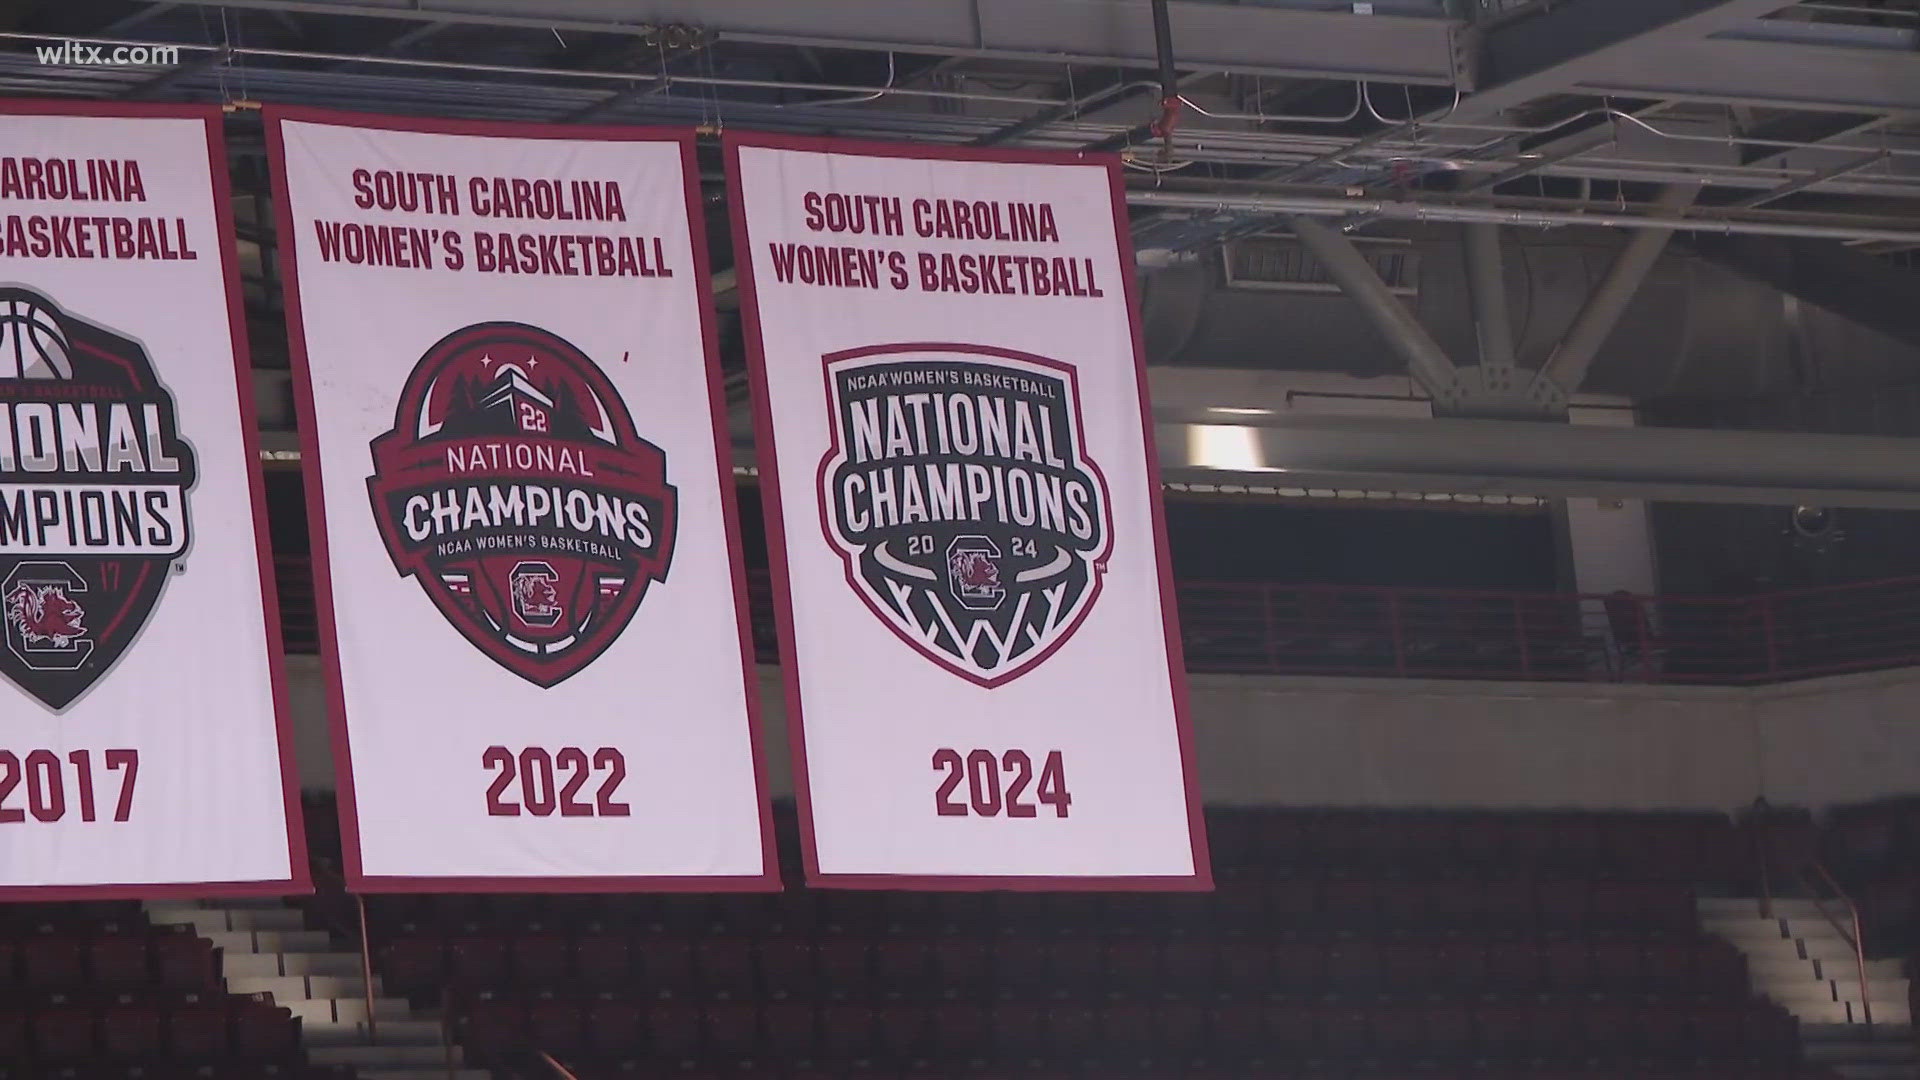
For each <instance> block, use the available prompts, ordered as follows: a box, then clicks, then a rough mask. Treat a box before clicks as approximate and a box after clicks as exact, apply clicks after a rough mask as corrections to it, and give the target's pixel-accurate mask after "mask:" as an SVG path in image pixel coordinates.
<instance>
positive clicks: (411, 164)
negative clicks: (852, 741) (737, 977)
mask: <svg viewBox="0 0 1920 1080" xmlns="http://www.w3.org/2000/svg"><path fill="white" fill-rule="evenodd" d="M268 124H269V132H270V138H271V140H272V143H273V146H274V157H275V166H276V170H277V171H276V177H275V180H276V183H277V184H278V185H279V187H280V189H281V190H280V198H279V200H278V208H279V212H280V222H279V228H280V235H281V237H282V238H283V239H282V251H283V252H285V253H287V256H288V260H287V266H286V269H287V277H288V280H289V283H290V285H289V291H290V304H289V308H290V312H289V314H290V319H289V324H290V332H291V333H292V335H293V338H294V349H295V355H296V374H297V380H296V381H297V383H298V384H300V387H301V406H302V409H303V410H304V413H305V415H304V417H303V420H304V422H303V428H304V435H305V438H306V442H305V444H304V445H305V449H304V453H305V458H306V467H307V485H308V492H309V498H310V500H311V513H310V516H311V517H312V519H313V521H314V522H315V527H314V540H315V572H316V579H317V582H318V583H319V585H320V587H321V590H320V591H321V592H322V593H323V598H322V604H323V608H322V612H321V616H322V636H323V646H322V647H323V651H324V653H325V660H326V663H327V665H328V666H329V669H330V673H331V675H332V676H333V678H334V680H335V684H334V686H333V691H334V692H333V694H332V708H333V717H332V721H333V726H334V734H335V750H334V753H335V759H336V761H335V765H336V769H337V771H338V774H339V778H340V781H339V788H340V794H341V808H342V810H341V812H342V823H343V828H344V831H345V841H346V843H345V846H346V857H347V869H348V878H349V881H350V883H352V884H353V885H355V886H356V887H358V888H361V889H365V890H373V891H378V890H381V889H390V890H403V889H430V890H435V891H448V890H460V889H506V888H515V887H520V888H536V889H538V888H544V889H555V890H566V889H625V888H648V887H652V888H662V889H677V888H701V889H754V888H771V887H777V882H778V875H777V867H776V866H775V865H774V861H773V856H772V850H771V846H770V836H769V833H768V830H767V828H766V818H765V816H766V811H765V802H764V798H763V796H762V792H761V786H760V782H759V770H758V767H757V761H756V757H755V752H754V741H753V729H752V725H751V709H752V704H753V702H752V697H751V693H752V691H751V689H750V688H749V686H748V683H749V675H750V664H751V660H752V657H751V653H750V649H749V639H748V637H747V633H746V619H745V592H744V585H743V579H742V577H741V572H740V570H739V568H738V565H737V563H736V561H735V560H734V558H733V555H732V553H733V552H735V551H737V550H738V548H739V545H738V544H737V542H736V529H735V524H734V508H733V504H732V498H733V495H732V474H731V462H730V460H728V457H727V455H726V447H725V444H724V443H723V442H722V439H723V438H724V432H725V428H724V424H723V417H722V415H721V412H720V410H719V405H718V403H719V402H720V400H721V395H720V391H719V383H718V363H717V360H716V359H715V358H714V355H713V352H712V328H711V325H710V321H711V315H710V305H709V303H708V290H709V288H710V286H709V284H708V282H709V274H708V270H707V265H706V257H705V252H704V246H703V245H704V235H703V232H702V230H701V229H700V228H698V227H694V226H691V225H690V222H698V221H699V205H698V202H697V199H696V195H697V191H696V188H695V187H694V178H695V176H696V173H695V169H694V162H693V151H692V141H691V140H692V135H691V134H690V133H687V134H680V133H662V132H649V131H643V130H636V129H593V128H558V127H530V126H520V127H516V126H511V125H487V124H472V123H460V122H436V121H410V120H400V119H395V118H389V117H350V116H343V115H339V114H328V113H321V112H313V111H308V110H291V109H289V110H269V113H268Z"/></svg>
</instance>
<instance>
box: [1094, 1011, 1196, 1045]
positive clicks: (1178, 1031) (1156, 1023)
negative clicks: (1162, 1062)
mask: <svg viewBox="0 0 1920 1080" xmlns="http://www.w3.org/2000/svg"><path fill="white" fill-rule="evenodd" d="M1108 1031H1109V1032H1111V1031H1112V1027H1111V1025H1109V1028H1108ZM1153 1036H1154V1040H1155V1041H1156V1043H1157V1044H1158V1049H1159V1050H1160V1052H1161V1053H1162V1054H1163V1055H1172V1056H1175V1057H1184V1056H1186V1055H1190V1054H1195V1053H1199V1052H1201V1051H1203V1050H1204V1049H1205V1048H1206V1046H1207V1010H1206V1009H1205V1008H1204V1007H1203V1006H1201V1005H1198V1004H1195V1003H1192V1002H1167V1003H1163V1004H1161V1005H1158V1006H1156V1007H1155V1008H1154V1010H1153Z"/></svg>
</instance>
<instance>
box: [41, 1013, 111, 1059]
mask: <svg viewBox="0 0 1920 1080" xmlns="http://www.w3.org/2000/svg"><path fill="white" fill-rule="evenodd" d="M32 1029H33V1045H34V1051H35V1054H36V1056H37V1057H38V1058H39V1060H40V1063H41V1064H43V1065H77V1064H81V1063H83V1062H87V1061H91V1060H92V1059H93V1057H94V1055H95V1054H96V1052H97V1051H96V1049H95V1046H94V1030H93V1029H94V1023H93V1011H92V1010H91V1009H85V1008H80V1007H78V1006H60V1007H56V1008H51V1009H42V1010H40V1011H39V1012H36V1013H34V1014H33V1020H32Z"/></svg>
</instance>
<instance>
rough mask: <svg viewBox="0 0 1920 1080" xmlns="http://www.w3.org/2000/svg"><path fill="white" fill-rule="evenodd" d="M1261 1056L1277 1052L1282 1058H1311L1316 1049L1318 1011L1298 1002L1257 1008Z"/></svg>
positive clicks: (1279, 1002) (1318, 1031)
mask: <svg viewBox="0 0 1920 1080" xmlns="http://www.w3.org/2000/svg"><path fill="white" fill-rule="evenodd" d="M1261 1013H1262V1015H1261V1018H1260V1030H1261V1031H1262V1032H1263V1033H1264V1040H1263V1042H1262V1043H1261V1044H1260V1045H1259V1046H1258V1047H1257V1049H1259V1050H1260V1051H1261V1052H1262V1053H1265V1052H1267V1051H1268V1050H1273V1051H1278V1052H1279V1053H1280V1055H1282V1056H1283V1057H1289V1058H1301V1057H1312V1056H1314V1055H1315V1053H1316V1052H1317V1050H1318V1049H1319V1047H1320V1024H1321V1009H1320V1007H1319V1006H1318V1005H1313V1004H1309V1003H1307V1002H1302V1001H1271V1002H1268V1003H1267V1004H1265V1005H1264V1006H1262V1007H1261Z"/></svg>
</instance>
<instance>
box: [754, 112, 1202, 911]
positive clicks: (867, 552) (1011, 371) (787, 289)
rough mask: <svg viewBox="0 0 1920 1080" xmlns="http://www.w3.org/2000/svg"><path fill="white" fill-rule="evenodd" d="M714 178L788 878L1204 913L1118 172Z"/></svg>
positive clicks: (893, 152)
mask: <svg viewBox="0 0 1920 1080" xmlns="http://www.w3.org/2000/svg"><path fill="white" fill-rule="evenodd" d="M727 157H728V166H729V182H730V184H731V191H732V199H731V202H732V209H733V213H734V235H735V249H736V256H737V259H738V266H739V269H740V281H741V285H742V289H743V300H744V302H745V305H746V309H747V319H748V327H749V338H750V352H751V361H750V362H751V367H752V374H753V378H754V391H755V404H756V411H757V415H756V429H757V443H758V446H759V450H760V462H761V469H762V483H763V487H764V495H763V497H764V498H765V499H766V501H767V505H768V522H769V530H770V533H771V534H772V535H771V536H770V542H771V547H772V550H773V559H774V566H775V578H776V590H775V591H776V593H777V594H778V597H779V601H780V604H781V609H782V610H781V646H782V657H783V663H784V665H785V675H786V679H787V689H788V695H787V696H788V708H789V716H790V723H791V726H792V739H793V744H794V748H795V750H794V754H795V771H796V780H797V783H796V788H797V790H798V792H799V795H800V799H801V803H802V805H801V821H802V832H803V841H804V843H803V849H804V853H805V857H806V862H807V874H808V879H809V880H810V881H812V882H814V883H816V884H820V885H828V886H833V885H838V886H846V887H874V888H969V887H982V888H987V887H991V888H1036V889H1051V888H1087V889H1113V888H1139V889H1152V888H1167V889H1176V888H1188V889H1192V888H1207V887H1209V884H1210V874H1209V870H1208V867H1207V862H1206V856H1205V840H1204V836H1203V832H1202V828H1201V824H1200V820H1199V812H1198V803H1197V792H1196V790H1195V787H1194V784H1193V780H1192V754H1191V752H1190V750H1189V747H1188V744H1187V729H1186V721H1185V716H1184V711H1185V697H1186V692H1185V680H1184V676H1183V674H1182V671H1181V667H1180V659H1179V646H1178V634H1177V630H1176V628H1175V625H1174V622H1173V619H1174V616H1173V612H1172V610H1171V605H1172V595H1171V586H1170V580H1169V576H1168V571H1167V561H1166V553H1165V549H1166V543H1165V538H1164V525H1163V522H1162V520H1161V508H1160V502H1159V485H1158V480H1157V468H1156V464H1155V461H1154V457H1153V450H1152V443H1151V428H1150V426H1149V424H1148V422H1147V412H1146V409H1145V403H1144V393H1145V390H1144V380H1143V368H1142V362H1141V357H1140V349H1139V335H1138V329H1137V326H1136V322H1135V308H1134V304H1133V302H1132V283H1131V274H1132V256H1131V252H1130V248H1129V246H1128V241H1127V236H1126V232H1125V212H1124V208H1123V206H1122V204H1121V203H1120V200H1119V187H1118V182H1117V175H1116V174H1117V163H1116V162H1114V161H1112V160H1111V159H1108V158H1103V157H1090V158H1084V159H1082V158H1076V157H1072V156H1059V155H1043V154H1026V153H1019V152H996V151H987V152H974V151H964V150H952V151H947V150H937V149H929V148H926V147H921V146H881V145H873V144H846V143H835V142H828V141H816V140H808V139H799V138H784V137H768V136H758V135H741V136H734V135H732V134H731V133H730V134H729V136H728V139H727Z"/></svg>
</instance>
